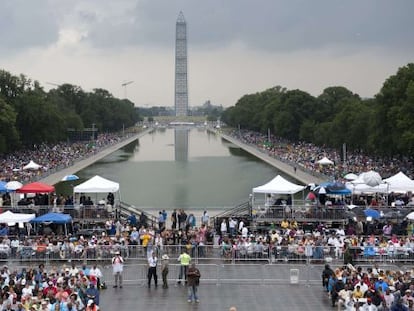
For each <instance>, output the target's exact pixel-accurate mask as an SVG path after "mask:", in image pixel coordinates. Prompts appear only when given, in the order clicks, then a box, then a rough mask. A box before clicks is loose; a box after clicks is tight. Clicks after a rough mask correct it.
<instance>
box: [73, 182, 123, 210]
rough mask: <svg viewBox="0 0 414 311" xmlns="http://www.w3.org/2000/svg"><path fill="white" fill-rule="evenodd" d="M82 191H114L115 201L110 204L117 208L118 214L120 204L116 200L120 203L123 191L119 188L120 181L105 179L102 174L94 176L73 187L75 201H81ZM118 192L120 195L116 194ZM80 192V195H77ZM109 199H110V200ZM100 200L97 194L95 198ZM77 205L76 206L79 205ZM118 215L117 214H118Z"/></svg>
mask: <svg viewBox="0 0 414 311" xmlns="http://www.w3.org/2000/svg"><path fill="white" fill-rule="evenodd" d="M81 193H95V194H98V193H108V194H109V193H112V194H114V195H113V196H112V198H113V202H112V203H109V202H108V203H109V204H108V206H110V207H111V208H112V207H114V208H115V213H116V215H117V213H118V210H117V206H118V205H119V204H116V203H115V201H116V202H118V203H120V202H121V192H120V190H119V183H117V182H114V181H111V180H108V179H105V178H103V177H101V176H98V175H96V176H94V177H92V178H91V179H89V180H87V181H85V182H84V183H82V184H79V185H77V186H76V187H74V188H73V197H74V199H75V202H77V203H79V201H80V197H79V194H81ZM116 193H118V195H117V196H116V195H115V194H116ZM77 194H78V196H77ZM108 201H109V200H108ZM97 202H98V196H96V198H95V203H97ZM79 206H80V205H78V206H75V207H76V208H77V207H79ZM116 217H117V216H116Z"/></svg>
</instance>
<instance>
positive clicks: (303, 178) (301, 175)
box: [217, 132, 326, 185]
mask: <svg viewBox="0 0 414 311" xmlns="http://www.w3.org/2000/svg"><path fill="white" fill-rule="evenodd" d="M217 135H220V136H221V137H222V138H224V139H225V140H228V141H229V142H231V143H233V144H235V145H236V146H239V147H240V148H242V149H244V150H245V151H247V152H248V153H250V154H252V155H254V156H256V157H258V158H259V159H261V160H262V161H264V162H266V163H268V164H270V165H272V166H274V167H276V168H277V169H278V170H280V171H282V172H283V173H285V174H287V175H289V176H291V177H292V178H294V179H296V180H298V181H300V182H301V183H303V184H304V185H308V184H310V183H316V184H321V183H323V182H325V181H326V180H324V179H320V178H318V177H316V176H313V175H311V174H309V173H307V172H305V171H303V170H301V169H300V167H299V166H298V167H297V170H296V172H294V169H293V167H292V166H291V165H290V164H288V163H285V162H282V161H279V160H277V159H275V158H273V157H270V156H268V155H267V154H265V153H263V152H261V151H260V150H258V149H256V148H254V147H252V146H250V145H247V144H245V143H243V142H241V141H239V140H238V139H235V138H233V137H231V136H228V135H225V134H223V133H219V132H217Z"/></svg>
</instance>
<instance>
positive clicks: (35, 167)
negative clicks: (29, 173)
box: [23, 160, 42, 170]
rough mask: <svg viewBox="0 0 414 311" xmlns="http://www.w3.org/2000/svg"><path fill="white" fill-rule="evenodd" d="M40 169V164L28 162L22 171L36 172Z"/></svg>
mask: <svg viewBox="0 0 414 311" xmlns="http://www.w3.org/2000/svg"><path fill="white" fill-rule="evenodd" d="M41 167H42V166H41V165H40V164H37V163H35V162H33V161H32V160H30V162H29V163H28V164H26V165H25V166H23V169H24V170H38V169H39V168H41Z"/></svg>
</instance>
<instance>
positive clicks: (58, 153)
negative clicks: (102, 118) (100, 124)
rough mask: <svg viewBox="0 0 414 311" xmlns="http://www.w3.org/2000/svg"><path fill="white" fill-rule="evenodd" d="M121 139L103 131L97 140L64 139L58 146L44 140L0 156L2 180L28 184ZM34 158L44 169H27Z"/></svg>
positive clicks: (0, 177) (0, 178) (0, 176)
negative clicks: (26, 166)
mask: <svg viewBox="0 0 414 311" xmlns="http://www.w3.org/2000/svg"><path fill="white" fill-rule="evenodd" d="M120 140H121V136H119V135H117V134H100V135H98V137H97V138H96V140H94V141H93V142H90V141H84V142H60V143H57V144H54V145H50V144H46V143H44V144H40V145H34V146H33V147H32V148H30V149H23V150H19V151H16V152H14V153H12V154H7V155H0V167H1V168H2V171H1V172H0V180H3V181H12V180H17V181H20V182H22V183H25V182H29V181H32V180H34V179H39V178H40V177H41V176H42V175H45V174H48V173H50V172H54V171H56V170H59V169H63V168H65V167H68V166H70V165H73V163H74V162H76V161H78V160H81V159H83V158H85V157H88V156H90V155H92V154H94V153H95V152H97V150H99V149H101V148H104V147H107V146H110V145H112V144H115V143H117V142H119V141H120ZM31 160H33V161H34V162H36V163H37V164H39V165H41V168H40V169H38V170H33V169H26V170H25V169H23V167H24V166H25V165H26V164H28V163H29V161H31Z"/></svg>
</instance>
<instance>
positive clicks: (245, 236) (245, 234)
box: [242, 227, 249, 238]
mask: <svg viewBox="0 0 414 311" xmlns="http://www.w3.org/2000/svg"><path fill="white" fill-rule="evenodd" d="M248 234H249V230H248V229H247V227H243V229H242V237H243V238H247V235H248Z"/></svg>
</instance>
